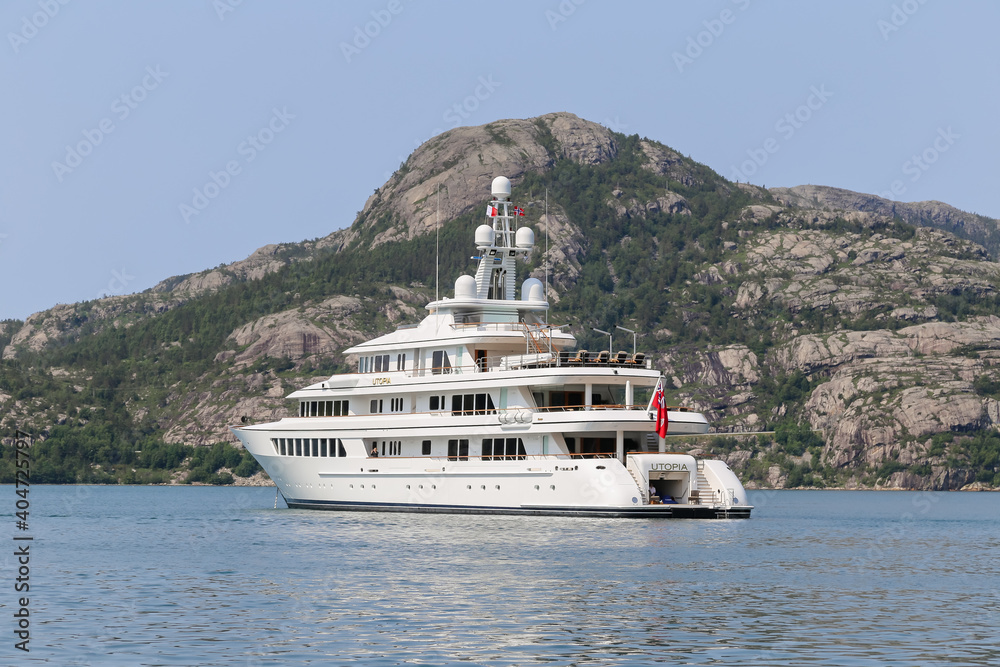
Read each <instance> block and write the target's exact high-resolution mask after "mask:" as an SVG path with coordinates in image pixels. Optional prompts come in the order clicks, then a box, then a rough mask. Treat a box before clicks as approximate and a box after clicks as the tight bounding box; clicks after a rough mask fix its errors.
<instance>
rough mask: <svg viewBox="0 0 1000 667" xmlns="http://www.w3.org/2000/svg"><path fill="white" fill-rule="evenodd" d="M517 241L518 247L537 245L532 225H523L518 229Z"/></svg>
mask: <svg viewBox="0 0 1000 667" xmlns="http://www.w3.org/2000/svg"><path fill="white" fill-rule="evenodd" d="M515 242H516V243H517V247H518V248H531V247H532V246H534V245H535V232H533V231H531V227H521V228H520V229H519V230H517V236H516V237H515Z"/></svg>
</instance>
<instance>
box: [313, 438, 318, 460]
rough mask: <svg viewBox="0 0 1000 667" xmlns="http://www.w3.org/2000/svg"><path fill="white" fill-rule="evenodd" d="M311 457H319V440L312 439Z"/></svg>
mask: <svg viewBox="0 0 1000 667" xmlns="http://www.w3.org/2000/svg"><path fill="white" fill-rule="evenodd" d="M312 443H313V456H319V438H313V439H312Z"/></svg>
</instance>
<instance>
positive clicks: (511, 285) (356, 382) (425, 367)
mask: <svg viewBox="0 0 1000 667" xmlns="http://www.w3.org/2000/svg"><path fill="white" fill-rule="evenodd" d="M510 195H511V189H510V181H509V180H508V179H507V178H505V177H503V176H500V177H497V178H496V179H494V181H493V184H492V198H491V199H490V200H489V202H488V203H487V205H486V222H485V224H482V225H480V226H479V227H478V228H477V229H476V230H475V245H476V249H477V253H476V256H475V257H474V258H473V259H476V260H478V270H477V271H476V275H475V276H468V275H466V276H461V277H460V278H459V279H458V280H457V281H456V282H455V291H454V296H453V297H452V298H447V297H445V298H441V299H438V300H436V301H433V302H431V303H429V304H428V305H427V310H428V311H429V314H428V315H427V316H426V317H425V318H424V319H423V320H422V321H421V322H420V323H419V324H415V325H405V326H401V327H399V328H398V329H396V331H394V332H392V333H389V334H386V335H384V336H380V337H378V338H375V339H373V340H370V341H368V342H365V343H361V344H360V345H355V346H354V347H352V348H350V349H348V350H346V351H345V354H348V355H354V356H356V358H357V372H356V373H347V374H338V375H334V376H332V377H330V378H329V379H328V380H326V381H324V382H320V383H317V384H314V385H312V386H309V387H306V388H304V389H300V390H299V391H296V392H293V393H292V394H290V395H289V398H291V399H295V400H296V401H297V406H296V409H295V412H296V414H295V416H292V417H286V418H284V419H281V420H280V421H277V422H272V423H268V424H253V425H246V426H240V427H234V428H233V429H232V431H233V433H235V434H236V436H237V437H238V438H239V439H240V440H241V441H242V442H243V444H244V445H245V446H246V448H247V450H249V451H250V453H251V454H253V456H254V457H255V458H256V459H257V461H259V462H260V464H261V466H263V468H264V470H265V471H267V474H268V475H270V476H271V479H273V480H274V482H275V484H277V486H278V488H279V489H280V491H281V493H282V495H283V496H284V498H285V501H286V503H287V504H288V506H289V507H292V508H309V509H325V510H375V511H407V512H411V511H421V512H474V513H503V514H552V515H586V516H603V517H690V518H741V517H749V516H750V511H751V509H753V508H752V507H751V506H750V504H749V503H748V500H747V494H746V491H745V490H744V488H743V485H742V484H741V483H740V481H739V479H738V478H737V477H736V475H735V474H734V473H733V472H732V470H730V469H729V467H728V466H727V465H726V464H725V463H724V462H722V461H715V460H698V459H695V457H693V456H690V455H688V454H679V453H668V452H667V448H666V445H665V443H666V442H667V441H668V440H669V439H670V438H671V437H672V436H676V435H690V434H698V433H706V432H708V422H707V421H706V420H705V417H704V416H703V415H702V414H700V413H698V412H695V411H692V410H687V409H685V408H673V407H669V408H668V407H667V406H666V405H665V404H664V401H663V394H662V392H661V391H660V386H661V385H660V382H661V381H662V378H661V376H660V373H659V371H657V370H653V369H652V368H651V363H650V361H649V360H648V359H645V358H644V356H643V354H642V353H636V352H635V350H633V352H632V353H626V352H614V350H613V349H610V345H609V349H607V350H603V351H597V352H593V353H589V352H588V351H586V350H575V351H571V350H572V349H573V348H574V347H575V345H576V340H575V339H574V337H573V336H572V335H571V334H570V333H568V332H567V331H565V329H564V327H558V326H550V325H549V324H547V323H546V311H547V309H548V307H549V304H548V302H547V295H546V291H545V286H544V285H543V283H542V282H541V281H539V280H537V279H535V278H528V279H527V280H525V281H524V282H523V283H522V284H521V286H520V296H519V298H518V294H517V284H516V279H515V275H516V272H515V262H516V261H517V260H519V259H523V258H524V257H525V256H527V255H528V254H529V253H530V252H531V251H532V248H533V246H534V233H533V232H532V230H531V229H530V228H529V227H527V226H519V225H518V219H519V218H521V217H523V216H524V211H523V210H522V209H521V208H520V207H517V206H515V205H514V204H513V203H512V202H511V199H510ZM610 338H611V337H610V336H609V339H610ZM637 394H641V395H644V396H650V395H651V396H652V398H650V399H648V400H645V399H644V400H643V401H642V402H641V403H638V404H637V403H636V402H635V397H636V395H637ZM664 436H665V437H664Z"/></svg>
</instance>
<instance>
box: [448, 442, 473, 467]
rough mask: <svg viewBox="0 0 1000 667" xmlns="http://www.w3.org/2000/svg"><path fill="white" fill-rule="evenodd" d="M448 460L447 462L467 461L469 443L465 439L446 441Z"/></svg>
mask: <svg viewBox="0 0 1000 667" xmlns="http://www.w3.org/2000/svg"><path fill="white" fill-rule="evenodd" d="M448 460H449V461H468V460H469V441H468V440H467V439H464V438H463V439H461V440H449V441H448Z"/></svg>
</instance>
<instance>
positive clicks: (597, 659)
mask: <svg viewBox="0 0 1000 667" xmlns="http://www.w3.org/2000/svg"><path fill="white" fill-rule="evenodd" d="M3 498H6V500H4V499H3ZM750 499H751V502H753V503H754V504H755V505H756V506H757V509H756V510H755V513H754V516H753V518H752V519H750V520H732V521H691V520H688V521H681V520H672V521H671V520H631V519H575V518H561V517H490V516H461V515H456V516H451V515H409V514H382V513H336V512H314V511H305V510H289V509H287V508H285V507H284V505H283V503H281V502H280V501H279V503H278V506H279V509H277V510H275V509H273V507H274V489H270V488H249V489H248V488H206V487H194V488H178V487H32V489H31V501H32V506H31V519H32V521H31V531H30V532H31V534H32V535H34V537H35V541H34V543H33V545H32V547H31V549H32V560H31V618H32V626H31V636H32V639H31V644H30V646H31V652H30V653H29V654H24V653H22V652H20V651H16V650H14V648H13V644H14V641H16V640H15V638H14V635H13V630H14V626H13V623H12V621H11V620H10V619H11V612H12V610H13V609H12V608H13V605H14V601H15V593H14V592H13V580H14V577H15V576H16V573H15V567H16V564H15V563H14V559H13V558H11V557H7V558H6V559H5V560H4V562H3V566H4V567H3V570H2V572H3V575H2V578H3V581H2V583H0V586H2V589H3V590H4V591H5V592H4V594H3V595H2V596H0V603H2V604H3V605H4V608H3V610H2V612H3V616H4V618H6V619H8V620H7V622H6V623H5V624H0V637H2V639H0V641H2V644H0V646H2V648H0V658H2V657H4V656H10V660H9V661H8V660H2V661H0V662H9V663H11V664H13V663H17V664H21V663H32V662H38V663H51V664H56V665H87V664H92V665H107V664H111V665H116V664H120V665H178V664H180V665H248V666H249V665H284V664H317V665H319V664H324V665H326V664H348V663H354V662H363V663H365V664H366V665H368V664H370V665H399V664H416V665H445V664H455V663H465V664H475V665H525V664H545V665H626V664H635V665H638V664H691V665H746V664H752V665H753V664H756V665H932V664H948V665H987V664H990V665H997V664H1000V630H998V626H1000V611H998V607H1000V494H996V493H978V494H977V493H967V494H961V493H902V492H895V493H894V492H862V491H854V492H847V491H778V492H775V491H759V492H750ZM15 500H16V497H15V496H14V490H13V488H12V487H10V486H6V487H0V502H6V503H7V505H8V507H9V514H10V515H13V512H14V511H15V508H14V502H15ZM9 521H10V528H9V529H8V535H9V536H8V538H7V539H8V544H13V542H11V541H10V536H12V534H13V532H14V528H13V517H12V516H11V518H10V519H9ZM12 552H13V549H8V553H12Z"/></svg>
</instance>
